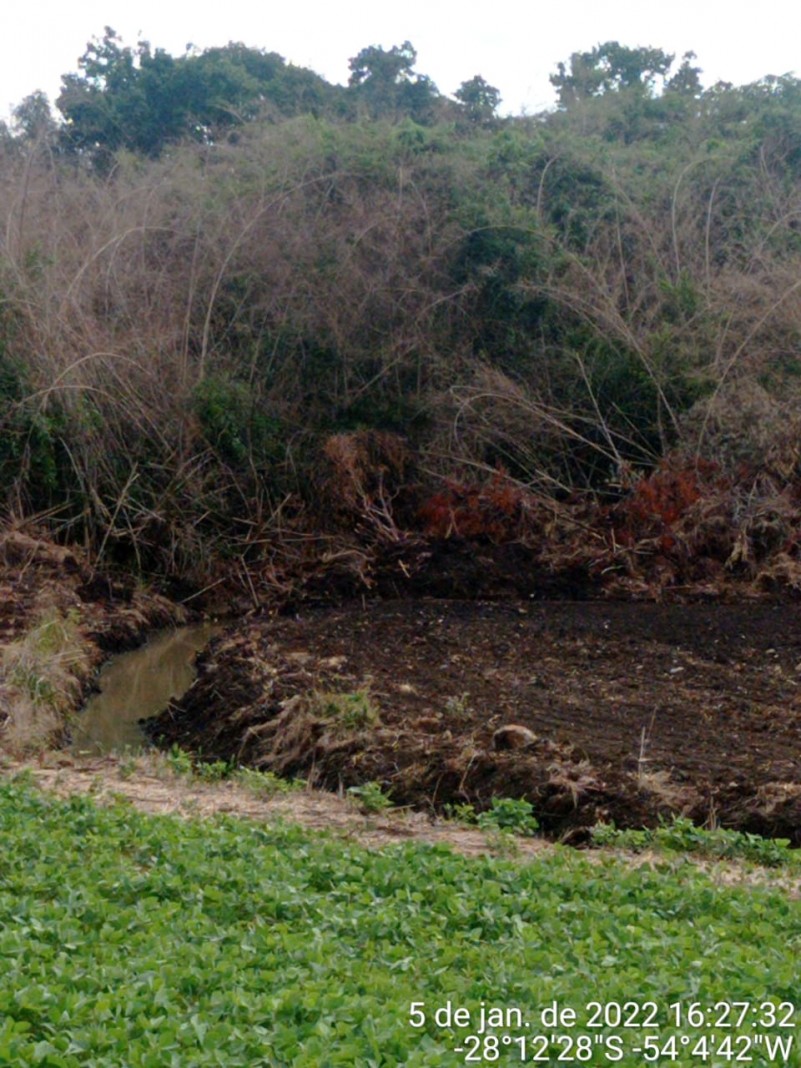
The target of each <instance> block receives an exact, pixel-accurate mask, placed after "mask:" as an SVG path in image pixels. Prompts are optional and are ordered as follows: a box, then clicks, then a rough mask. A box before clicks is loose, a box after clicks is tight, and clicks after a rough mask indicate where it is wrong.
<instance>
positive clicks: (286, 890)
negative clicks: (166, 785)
mask: <svg viewBox="0 0 801 1068" xmlns="http://www.w3.org/2000/svg"><path fill="white" fill-rule="evenodd" d="M0 834H2V838H3V858H2V880H0V951H1V952H2V957H3V968H2V969H0V1003H2V1005H3V1013H2V1021H0V1063H4V1064H8V1065H15V1066H20V1068H23V1066H27V1065H46V1066H53V1068H55V1066H58V1068H83V1066H87V1065H90V1064H91V1065H93V1066H96V1068H118V1066H119V1065H121V1064H125V1065H127V1066H129V1068H150V1066H156V1065H158V1066H162V1065H171V1064H174V1065H176V1066H178V1065H180V1066H189V1065H192V1066H193V1068H204V1066H206V1065H220V1064H225V1065H226V1068H238V1066H241V1068H250V1066H252V1065H261V1064H264V1065H275V1066H282V1068H283V1066H288V1065H293V1066H296V1068H317V1066H320V1065H324V1064H331V1065H334V1064H336V1065H342V1066H345V1065H370V1064H386V1065H392V1064H394V1065H400V1064H403V1065H407V1066H409V1068H436V1066H450V1065H454V1064H456V1063H463V1056H462V1057H458V1055H456V1054H455V1053H454V1052H453V1050H454V1046H456V1045H457V1044H459V1042H460V1040H461V1039H463V1037H464V1036H465V1034H466V1033H468V1030H469V1032H470V1033H472V1032H474V1031H475V1030H476V1029H477V1025H478V1021H479V1013H480V1008H481V1005H482V1003H483V1004H484V1006H485V1007H488V1006H490V1005H499V1006H503V1007H504V1008H507V1007H511V1006H518V1007H519V1008H520V1010H521V1013H522V1016H523V1018H524V1020H528V1021H529V1022H530V1023H531V1024H532V1026H531V1028H530V1029H522V1028H521V1029H520V1030H519V1031H518V1029H517V1028H514V1027H513V1028H510V1029H509V1030H510V1032H511V1031H513V1032H514V1037H515V1038H517V1037H519V1035H520V1034H525V1033H526V1030H528V1033H529V1034H532V1033H536V1032H537V1031H538V1030H539V1019H540V1017H539V1014H540V1012H541V1011H542V1009H543V1008H544V1007H546V1006H550V1005H551V1004H552V1003H553V1002H556V1003H557V1004H558V1005H559V1007H560V1009H562V1010H564V1009H574V1010H575V1011H576V1012H577V1014H578V1018H579V1019H581V1020H586V1019H587V1010H586V1006H587V1003H588V1002H589V1001H597V1002H599V1003H600V1004H601V1005H611V1004H613V1003H617V1004H619V1005H623V1004H624V1003H625V1002H630V1001H632V1000H633V1001H635V1002H638V1003H640V1004H642V1003H643V1002H645V1001H655V1002H656V1003H657V1004H658V1006H659V1021H658V1023H659V1034H660V1038H663V1039H666V1038H667V1037H669V1036H670V1035H675V1036H676V1038H677V1041H678V1036H679V1034H680V1031H679V1030H678V1029H677V1028H675V1026H673V1025H672V1024H671V1022H670V1019H669V1017H668V1008H667V1006H668V1005H670V1004H671V1003H673V1002H676V1001H679V1002H682V1003H683V1004H685V1005H689V1004H690V1003H701V1004H703V1005H706V1006H713V1005H715V1003H716V1002H718V1001H725V1002H730V1001H734V1000H744V1001H746V1002H749V1003H752V1004H753V1003H754V1001H755V1000H756V1001H759V1002H762V1001H765V1000H771V1001H774V1000H775V1001H776V1002H779V1001H793V1002H795V1003H796V1005H797V1004H798V1001H799V981H798V967H797V961H798V948H799V924H798V909H797V908H796V906H795V903H794V902H793V901H792V899H790V898H788V896H787V895H786V894H785V893H783V892H781V891H779V890H776V889H771V888H767V887H762V886H747V887H741V888H737V887H725V886H716V885H714V884H713V883H712V882H711V881H710V880H709V879H708V878H707V877H705V876H704V875H703V874H701V873H699V872H698V871H696V870H695V869H694V868H692V867H691V866H689V865H686V866H682V867H681V868H680V869H679V870H676V869H675V866H665V868H664V869H662V870H652V869H649V868H643V869H632V868H630V867H626V866H625V865H623V864H620V863H616V862H614V861H604V862H601V863H594V864H593V863H589V862H587V861H586V860H584V859H583V858H582V857H580V856H578V855H576V854H572V853H569V852H568V851H567V850H559V851H554V852H553V853H549V854H547V855H543V856H542V857H541V858H538V860H537V862H536V863H534V864H527V865H523V864H520V863H519V862H509V861H505V860H495V859H490V858H482V859H469V858H466V857H462V856H458V855H456V854H454V853H452V852H451V851H449V850H448V849H446V848H443V847H431V846H422V845H403V846H400V847H395V848H392V849H385V850H372V851H367V850H363V849H360V848H357V847H355V846H353V845H351V844H348V843H343V842H341V841H334V840H330V839H327V838H326V837H325V836H322V835H320V834H319V833H317V834H315V835H314V836H312V835H310V834H306V833H304V832H302V831H300V830H298V829H295V828H289V827H282V826H270V825H265V824H263V823H257V822H255V821H254V822H247V821H241V820H233V819H230V818H226V819H222V818H218V819H203V820H197V821H183V820H180V819H176V818H174V817H166V816H158V817H157V816H148V815H145V814H142V813H139V812H137V811H135V810H133V809H132V808H131V807H130V806H121V805H119V806H115V807H110V808H101V807H98V806H96V805H95V804H94V803H93V802H92V801H91V800H90V799H87V798H82V797H80V798H79V797H76V798H73V799H72V800H70V801H59V800H56V799H48V798H46V797H44V796H42V795H39V794H36V793H35V792H33V791H32V790H31V789H30V787H27V786H24V785H23V784H21V783H19V782H17V783H5V784H3V786H2V788H0ZM757 944H758V946H759V953H758V954H755V953H754V948H753V947H754V945H757ZM632 991H636V994H633V993H632ZM448 1001H450V1002H451V1004H452V1005H453V1006H456V1005H459V1006H464V1007H465V1008H466V1009H467V1010H468V1011H469V1013H470V1017H471V1026H470V1028H469V1029H461V1028H458V1027H456V1026H454V1025H451V1026H445V1025H439V1026H438V1025H437V1024H436V1022H435V1021H434V1012H435V1010H436V1009H437V1008H440V1007H442V1006H445V1005H446V1003H447V1002H448ZM412 1003H417V1005H418V1007H422V1011H423V1013H424V1017H425V1023H424V1026H422V1027H419V1028H418V1027H412V1026H410V1011H409V1010H410V1007H411V1005H412ZM387 1006H392V1007H393V1011H387ZM748 1022H749V1023H750V1022H751V1021H750V1020H749V1021H748ZM793 1022H795V1023H798V1020H797V1016H794V1017H793ZM506 1030H507V1029H506V1028H504V1031H506ZM685 1033H686V1031H685ZM749 1033H750V1032H749ZM773 1033H776V1032H773ZM640 1035H641V1032H637V1031H636V1029H635V1032H634V1034H633V1036H632V1038H631V1042H630V1043H629V1044H627V1045H626V1049H627V1050H629V1049H630V1048H631V1045H633V1044H634V1043H635V1041H636V1040H637V1038H638V1036H640ZM515 1048H516V1047H515ZM632 1056H633V1055H632ZM623 1063H629V1061H628V1060H627V1059H625V1058H624V1061H623ZM631 1063H634V1062H633V1060H632V1061H631Z"/></svg>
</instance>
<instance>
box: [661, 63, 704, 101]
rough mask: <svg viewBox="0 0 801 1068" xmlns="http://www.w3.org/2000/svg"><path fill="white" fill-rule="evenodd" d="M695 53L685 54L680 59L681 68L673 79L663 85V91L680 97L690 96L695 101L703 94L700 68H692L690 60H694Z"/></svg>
mask: <svg viewBox="0 0 801 1068" xmlns="http://www.w3.org/2000/svg"><path fill="white" fill-rule="evenodd" d="M696 58H697V56H696V54H695V52H685V53H684V55H683V56H682V57H681V61H682V62H681V66H680V67H679V69H678V70H677V71H676V73H675V74H674V75H673V77H672V78H671V79H670V80H669V81H668V82H667V84H666V85H665V91H666V92H669V93H680V94H681V95H682V96H691V97H694V98H695V99H696V100H697V99H698V97H700V95H701V93H702V92H703V86H702V85H701V68H700V67H694V66H693V65H692V62H691V61H692V60H694V59H696Z"/></svg>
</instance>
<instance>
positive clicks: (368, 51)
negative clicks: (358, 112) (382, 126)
mask: <svg viewBox="0 0 801 1068" xmlns="http://www.w3.org/2000/svg"><path fill="white" fill-rule="evenodd" d="M416 62H417V52H416V51H415V49H414V47H413V46H412V44H411V43H410V42H409V41H404V42H403V44H402V45H393V47H392V48H390V49H385V48H381V47H380V46H378V45H371V46H369V47H368V48H363V49H362V50H361V52H359V53H358V55H356V56H354V57H353V59H351V60H350V63H349V67H350V71H351V74H350V80H349V83H348V84H349V85H350V87H351V90H352V91H353V92H354V93H355V94H356V97H357V100H358V101H359V102H361V103H362V104H363V105H365V106H366V107H367V109H368V112H369V114H371V115H372V116H373V117H379V116H382V115H383V116H388V117H391V118H399V117H401V116H402V115H406V116H410V117H412V118H413V119H415V120H416V121H417V122H426V121H430V119H431V118H432V117H433V115H434V108H435V105H436V103H437V101H438V100H439V92H438V91H437V87H436V86H435V85H434V83H433V82H432V81H431V79H430V78H429V77H428V76H427V75H425V74H417V73H416V72H415V71H414V65H415V63H416Z"/></svg>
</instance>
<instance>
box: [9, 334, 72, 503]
mask: <svg viewBox="0 0 801 1068" xmlns="http://www.w3.org/2000/svg"><path fill="white" fill-rule="evenodd" d="M65 422H66V417H65V414H64V413H63V411H62V410H61V407H60V405H59V403H58V400H57V399H56V398H50V399H48V400H47V401H45V399H44V397H41V396H36V391H35V390H34V389H33V387H32V385H31V383H30V379H29V375H28V371H27V369H26V367H25V365H24V363H23V362H22V360H21V359H17V358H16V357H12V356H10V355H8V353H7V352H6V351H5V350H4V348H3V346H2V340H0V494H3V495H4V496H9V495H10V494H11V493H12V492H13V493H15V494H20V495H21V496H22V497H23V499H27V501H28V502H29V503H30V506H31V507H32V508H34V509H44V508H46V507H48V506H49V505H50V504H52V503H53V502H54V501H55V500H58V498H59V496H60V494H61V493H67V492H69V490H68V489H67V487H68V486H70V485H71V483H72V480H71V479H70V477H69V472H68V467H67V463H68V458H67V456H66V454H65V452H64V449H63V444H62V435H63V433H64V430H65Z"/></svg>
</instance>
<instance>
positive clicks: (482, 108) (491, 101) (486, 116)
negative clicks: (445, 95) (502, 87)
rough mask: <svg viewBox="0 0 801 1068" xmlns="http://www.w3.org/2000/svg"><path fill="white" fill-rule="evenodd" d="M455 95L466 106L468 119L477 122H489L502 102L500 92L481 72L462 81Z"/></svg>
mask: <svg viewBox="0 0 801 1068" xmlns="http://www.w3.org/2000/svg"><path fill="white" fill-rule="evenodd" d="M454 96H455V97H456V99H457V100H458V101H459V103H460V104H462V106H463V107H464V109H465V113H466V115H467V117H468V119H469V120H470V121H471V122H476V123H483V122H489V121H490V120H491V119H492V118H493V117H494V116H495V112H496V111H497V110H498V106H499V104H500V102H501V94H500V92H499V91H498V90H497V89H496V88H495V86H494V85H490V84H489V83H488V82H486V81H485V80H484V79H483V78H482V77H481V75H480V74H477V75H476V76H475V77H474V78H471V79H470V80H469V81H466V82H462V84H461V85H460V86H459V88H458V89H457V90H456V92H455V93H454Z"/></svg>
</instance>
